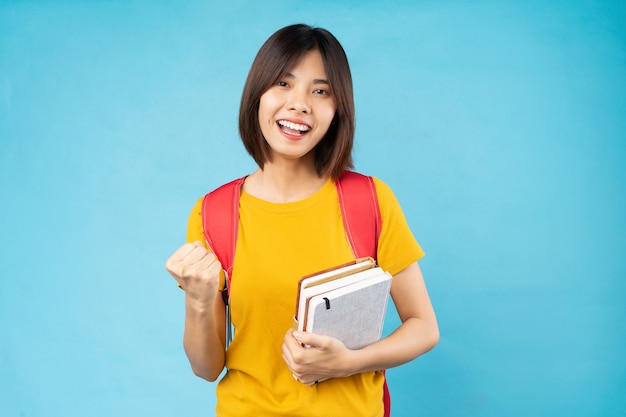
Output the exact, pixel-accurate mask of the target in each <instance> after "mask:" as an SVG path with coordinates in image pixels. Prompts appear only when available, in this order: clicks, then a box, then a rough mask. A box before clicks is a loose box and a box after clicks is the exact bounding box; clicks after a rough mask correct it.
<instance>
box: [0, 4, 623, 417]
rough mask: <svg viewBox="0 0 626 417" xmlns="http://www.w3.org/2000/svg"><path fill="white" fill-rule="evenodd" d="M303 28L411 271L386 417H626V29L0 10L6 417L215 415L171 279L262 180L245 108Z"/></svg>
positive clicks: (563, 17)
mask: <svg viewBox="0 0 626 417" xmlns="http://www.w3.org/2000/svg"><path fill="white" fill-rule="evenodd" d="M300 22H304V23H309V24H312V25H317V26H321V27H324V28H327V29H329V30H331V31H332V32H333V33H334V34H335V35H336V36H337V37H338V39H339V40H340V41H341V42H342V44H343V45H344V47H345V49H346V52H347V54H348V57H349V59H350V63H351V66H352V71H353V76H354V85H355V99H356V109H357V134H356V148H355V157H356V168H357V170H358V171H361V172H364V173H367V174H370V175H374V176H376V177H378V178H380V179H382V180H383V181H385V182H387V183H388V184H389V185H390V186H391V187H392V188H393V190H394V191H395V193H396V195H397V197H398V199H399V201H400V203H401V204H402V206H403V208H404V211H405V214H406V216H407V218H408V220H409V223H410V225H411V227H412V229H413V231H414V233H415V235H416V237H417V239H418V241H419V242H420V243H421V244H422V246H423V248H424V249H425V251H426V254H427V255H426V257H425V258H424V260H423V261H421V265H422V268H423V270H424V272H425V277H426V280H427V284H428V286H429V289H430V292H431V296H432V299H433V303H434V305H435V308H436V311H437V313H438V317H439V321H440V327H441V342H440V344H439V345H438V346H437V347H436V348H435V350H434V351H432V352H431V353H429V354H427V355H426V356H423V357H421V358H419V359H417V360H416V361H414V362H412V363H410V364H407V365H405V366H402V367H400V368H397V369H392V370H390V371H389V384H390V388H391V392H392V399H393V415H394V417H401V416H407V417H408V416H434V417H436V416H446V417H447V416H449V417H457V416H469V417H473V416H489V417H490V416H494V417H495V416H625V415H626V395H625V392H626V366H625V365H626V359H625V357H626V353H625V352H626V266H625V262H624V259H625V255H626V187H625V185H624V183H625V181H626V168H625V162H626V160H625V157H626V143H625V141H626V94H625V93H626V6H625V4H624V2H621V1H578V0H575V1H509V2H499V1H483V0H476V1H461V0H456V1H453V0H450V1H447V0H444V1H432V0H431V1H408V0H406V1H398V2H390V1H344V2H341V1H330V0H329V1H318V2H313V1H312V2H291V1H290V2H288V1H267V2H256V1H252V0H249V1H244V0H239V1H238V0H234V1H225V2H216V1H200V0H191V1H184V2H175V1H170V2H166V1H146V0H135V1H122V0H119V1H114V0H113V1H104V0H101V1H98V0H90V1H87V0H85V1H78V0H75V1H71V0H65V1H54V0H50V1H8V0H2V1H0V201H1V205H0V245H1V250H0V415H2V416H3V417H31V416H33V417H35V416H41V417H56V416H59V417H61V416H63V417H67V416H79V417H89V416H98V417H109V416H120V417H124V416H153V417H158V416H164V417H165V416H168V417H171V416H185V417H191V416H209V415H213V412H214V411H213V410H214V405H215V385H214V384H210V383H208V382H205V381H203V380H200V379H198V378H196V377H195V376H194V375H193V374H192V372H191V370H190V368H189V365H188V363H187V360H186V358H185V355H184V352H183V348H182V331H183V317H184V306H183V293H182V292H181V291H180V290H178V289H177V288H176V285H175V282H174V281H173V280H172V279H171V278H170V277H169V275H168V274H167V273H166V271H165V269H164V262H165V259H166V258H167V257H168V256H169V255H170V253H171V252H172V251H174V250H175V249H176V248H177V247H178V246H179V245H180V244H182V243H183V240H184V236H185V227H186V221H187V216H188V214H189V211H190V209H191V207H192V206H193V204H194V202H195V201H196V200H197V199H198V198H199V197H200V196H202V195H204V193H206V192H208V191H209V190H211V189H213V188H214V187H216V186H218V185H220V184H222V183H224V182H226V181H228V180H231V179H234V178H235V177H238V176H241V175H244V174H246V173H249V172H251V171H252V170H254V169H255V166H254V163H253V162H252V160H251V159H250V158H249V157H248V156H247V154H246V153H245V151H244V149H243V146H242V145H241V144H240V141H239V138H238V133H237V113H238V105H239V99H240V95H241V90H242V88H243V84H244V81H245V77H246V75H247V72H248V69H249V67H250V64H251V63H252V60H253V58H254V55H255V54H256V52H257V50H258V48H259V47H260V46H261V44H262V43H263V42H264V41H265V39H266V38H267V37H268V36H269V35H270V34H271V33H273V32H274V31H275V30H277V29H279V28H280V27H283V26H285V25H288V24H292V23H300ZM396 325H397V317H396V316H395V315H394V314H393V310H390V314H389V315H388V320H387V324H386V327H385V331H386V332H389V331H390V329H392V328H393V327H394V326H396Z"/></svg>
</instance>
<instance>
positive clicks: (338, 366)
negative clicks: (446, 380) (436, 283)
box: [283, 262, 439, 383]
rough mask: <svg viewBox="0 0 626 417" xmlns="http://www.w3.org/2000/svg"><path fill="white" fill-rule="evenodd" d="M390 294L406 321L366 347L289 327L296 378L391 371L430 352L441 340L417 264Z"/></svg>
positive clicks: (286, 348) (288, 351)
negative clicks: (351, 348) (354, 347)
mask: <svg viewBox="0 0 626 417" xmlns="http://www.w3.org/2000/svg"><path fill="white" fill-rule="evenodd" d="M391 296H392V298H393V301H394V304H395V306H396V310H397V311H398V315H399V316H400V319H401V321H402V324H401V325H400V326H399V327H398V328H397V329H396V330H395V331H394V332H393V333H392V334H390V335H389V336H388V337H386V338H384V339H382V340H380V341H378V342H376V343H373V344H371V345H369V346H367V347H365V348H363V349H359V350H350V349H347V348H346V347H345V346H344V344H343V343H341V342H340V341H339V340H337V339H335V338H332V337H328V336H321V335H315V334H311V333H305V332H293V331H291V330H290V331H288V332H287V334H286V336H285V343H284V344H283V358H284V359H285V362H286V363H287V366H288V367H289V368H290V370H291V371H292V373H293V374H294V376H296V377H297V378H298V379H299V380H300V381H302V382H303V383H313V382H315V381H321V380H324V379H328V378H334V377H343V376H348V375H353V374H356V373H360V372H367V371H375V370H381V369H387V368H392V367H394V366H398V365H402V364H404V363H406V362H409V361H411V360H413V359H415V358H416V357H418V356H420V355H422V354H424V353H426V352H428V351H429V350H431V349H432V348H433V347H434V346H435V345H436V344H437V342H438V341H439V328H438V326H437V319H436V316H435V312H434V310H433V307H432V304H431V302H430V297H429V296H428V291H427V290H426V284H425V283H424V278H423V276H422V272H421V270H420V268H419V265H418V264H417V262H415V263H413V264H411V265H410V266H409V267H407V268H405V269H404V270H402V271H401V272H399V273H398V274H396V275H395V276H394V277H393V281H392V285H391ZM303 344H304V345H310V346H312V348H304V347H302V345H303Z"/></svg>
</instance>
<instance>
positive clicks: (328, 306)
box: [295, 258, 392, 349]
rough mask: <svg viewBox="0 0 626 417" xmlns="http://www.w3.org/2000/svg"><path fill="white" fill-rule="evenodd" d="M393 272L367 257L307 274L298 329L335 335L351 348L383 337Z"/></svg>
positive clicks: (299, 303)
mask: <svg viewBox="0 0 626 417" xmlns="http://www.w3.org/2000/svg"><path fill="white" fill-rule="evenodd" d="M391 279H392V277H391V275H390V274H389V273H387V272H385V271H383V270H382V269H381V268H380V267H378V266H376V262H375V261H374V260H373V259H372V258H364V259H359V260H357V261H354V262H352V263H350V264H345V265H341V266H339V267H337V268H333V269H330V270H325V271H322V272H319V273H317V274H313V275H309V276H307V277H304V278H302V279H301V280H300V282H299V287H298V299H297V301H296V304H297V307H296V317H295V320H296V322H297V328H298V330H301V331H307V332H311V333H316V334H322V335H327V336H332V337H335V338H337V339H339V340H341V341H342V342H343V343H344V344H345V345H346V347H348V348H349V349H360V348H363V347H365V346H367V345H369V344H371V343H373V342H376V341H377V340H379V339H380V336H381V334H382V328H383V323H384V320H385V313H386V311H387V301H388V299H389V290H390V288H391Z"/></svg>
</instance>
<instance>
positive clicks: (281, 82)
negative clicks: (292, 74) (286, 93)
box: [276, 81, 289, 87]
mask: <svg viewBox="0 0 626 417" xmlns="http://www.w3.org/2000/svg"><path fill="white" fill-rule="evenodd" d="M276 85H277V86H279V87H287V86H288V85H289V84H287V83H286V82H285V81H279V82H277V83H276Z"/></svg>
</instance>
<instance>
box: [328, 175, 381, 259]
mask: <svg viewBox="0 0 626 417" xmlns="http://www.w3.org/2000/svg"><path fill="white" fill-rule="evenodd" d="M336 185H337V193H338V194H339V206H340V207H341V216H342V218H343V226H344V229H345V230H346V237H347V238H348V242H349V243H350V248H351V249H352V253H353V254H354V256H355V257H356V258H364V257H367V256H369V257H372V258H374V259H376V252H377V249H378V237H379V236H380V230H381V224H382V220H381V216H380V208H379V206H378V196H377V195H376V187H375V186H374V179H373V178H372V177H369V176H365V175H362V174H358V173H356V172H352V171H345V172H344V173H343V174H342V176H341V177H340V178H339V180H338V181H337V182H336Z"/></svg>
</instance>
